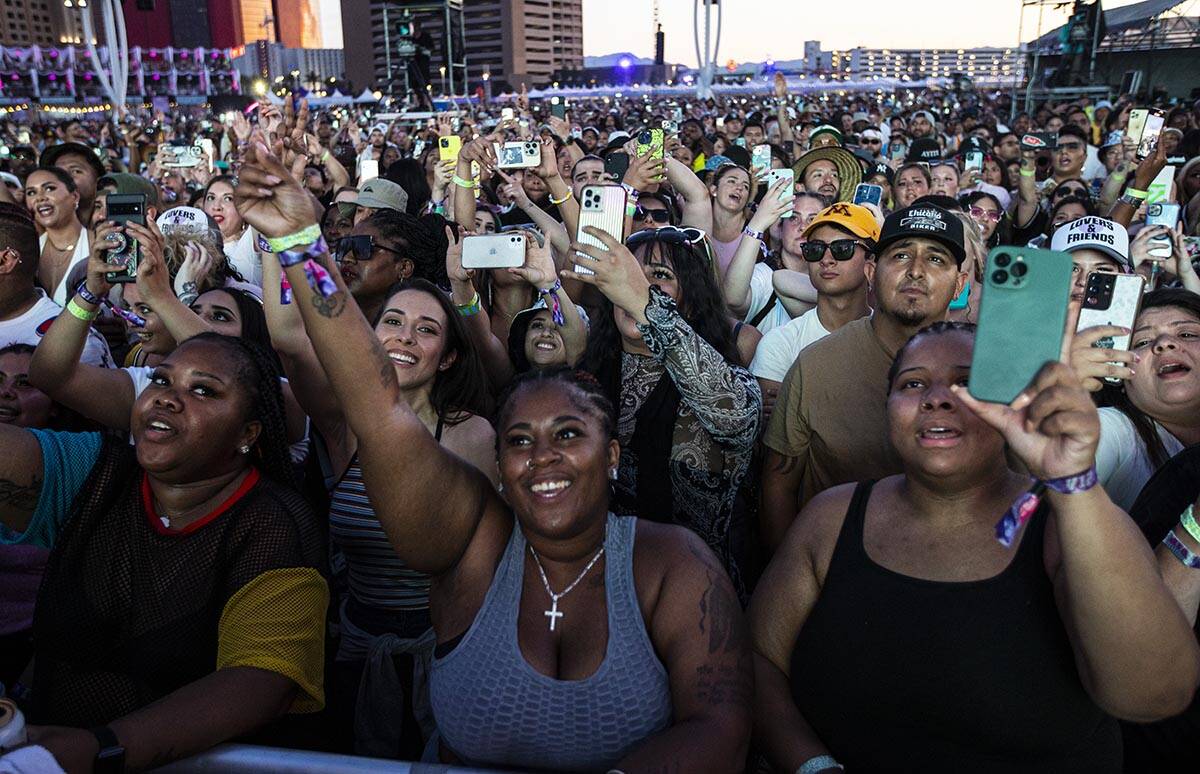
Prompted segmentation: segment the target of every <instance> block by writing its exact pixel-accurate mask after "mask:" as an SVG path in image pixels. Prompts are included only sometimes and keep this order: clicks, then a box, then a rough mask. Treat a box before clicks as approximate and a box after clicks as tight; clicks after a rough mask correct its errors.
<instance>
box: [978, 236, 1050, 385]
mask: <svg viewBox="0 0 1200 774" xmlns="http://www.w3.org/2000/svg"><path fill="white" fill-rule="evenodd" d="M1070 296H1071V256H1070V255H1068V254H1067V253H1063V252H1056V251H1054V250H1035V249H1033V248H1028V247H995V248H993V249H992V251H991V253H989V254H988V260H987V270H986V272H985V273H984V277H983V299H982V301H981V302H980V309H979V329H978V330H977V331H976V333H975V353H974V355H973V356H972V357H971V381H970V383H969V384H968V385H967V389H968V390H969V391H970V393H971V394H972V395H973V396H975V397H976V398H978V399H980V400H986V401H989V402H992V403H1011V402H1012V401H1014V400H1015V399H1016V397H1017V396H1018V395H1020V394H1021V390H1024V389H1025V388H1026V387H1028V386H1029V383H1030V382H1032V381H1033V377H1035V376H1036V375H1037V373H1038V371H1040V370H1042V366H1044V365H1045V364H1046V363H1047V362H1049V361H1052V360H1058V358H1059V353H1060V351H1061V349H1062V340H1063V330H1064V328H1065V327H1066V324H1067V301H1068V300H1069V299H1070Z"/></svg>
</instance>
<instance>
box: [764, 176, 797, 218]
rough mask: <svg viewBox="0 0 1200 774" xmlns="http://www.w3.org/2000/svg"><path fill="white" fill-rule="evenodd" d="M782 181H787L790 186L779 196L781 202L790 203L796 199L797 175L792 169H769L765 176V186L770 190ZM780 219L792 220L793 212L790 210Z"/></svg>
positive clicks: (785, 187) (784, 188)
mask: <svg viewBox="0 0 1200 774" xmlns="http://www.w3.org/2000/svg"><path fill="white" fill-rule="evenodd" d="M780 180H787V181H788V184H787V185H786V186H784V187H783V192H782V193H781V194H779V201H781V202H789V201H792V200H793V199H795V198H796V173H795V171H793V170H792V169H768V170H767V174H766V175H764V176H763V185H764V186H766V187H767V190H770V189H771V187H772V186H773V185H775V184H776V183H778V182H779V181H780ZM779 217H781V218H790V217H792V211H791V210H790V209H789V210H787V211H785V212H784V213H783V214H782V215H780V216H779Z"/></svg>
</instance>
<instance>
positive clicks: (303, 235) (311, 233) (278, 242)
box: [267, 223, 321, 253]
mask: <svg viewBox="0 0 1200 774" xmlns="http://www.w3.org/2000/svg"><path fill="white" fill-rule="evenodd" d="M320 238H321V227H320V226H319V225H317V224H316V223H314V224H312V225H311V226H307V227H305V228H302V229H300V230H299V231H297V232H296V233H294V234H288V235H287V236H281V237H275V238H274V239H268V240H267V246H268V247H270V249H271V252H273V253H282V252H283V251H284V250H287V249H289V248H292V247H295V246H296V245H310V244H312V243H313V242H316V241H317V240H318V239H320Z"/></svg>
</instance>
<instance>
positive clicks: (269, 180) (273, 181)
mask: <svg viewBox="0 0 1200 774" xmlns="http://www.w3.org/2000/svg"><path fill="white" fill-rule="evenodd" d="M266 182H267V183H268V184H270V185H279V184H280V183H282V182H283V178H282V177H277V176H275V175H267V177H266Z"/></svg>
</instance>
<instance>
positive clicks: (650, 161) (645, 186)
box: [622, 142, 666, 191]
mask: <svg viewBox="0 0 1200 774" xmlns="http://www.w3.org/2000/svg"><path fill="white" fill-rule="evenodd" d="M631 145H632V142H631V143H630V145H626V146H625V147H626V149H627V152H628V153H629V168H628V169H626V170H625V178H624V179H623V180H622V182H624V183H626V184H627V185H631V186H633V188H634V189H635V190H638V191H648V190H650V188H652V187H653V186H654V184H655V183H658V182H660V181H662V179H663V178H664V177H665V176H666V162H665V161H664V160H663V159H660V158H658V157H657V156H655V155H654V154H653V153H652V152H650V151H647V152H646V155H645V156H639V155H637V150H636V147H631Z"/></svg>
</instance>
